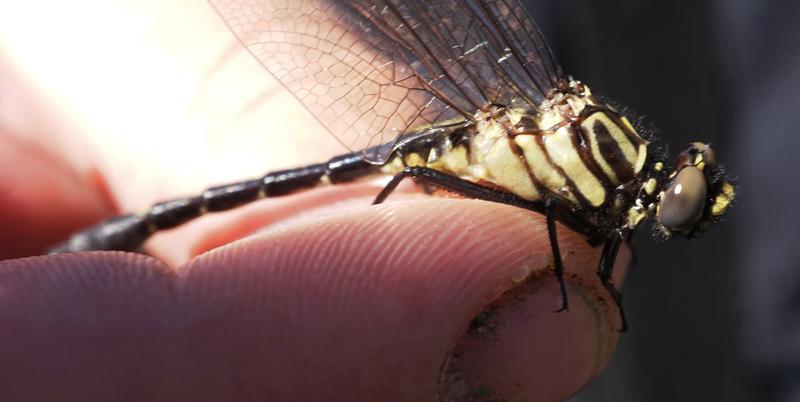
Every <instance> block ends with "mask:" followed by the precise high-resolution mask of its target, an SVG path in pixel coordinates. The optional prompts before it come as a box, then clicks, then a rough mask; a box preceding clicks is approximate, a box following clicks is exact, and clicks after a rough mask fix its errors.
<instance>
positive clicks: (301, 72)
mask: <svg viewBox="0 0 800 402" xmlns="http://www.w3.org/2000/svg"><path fill="white" fill-rule="evenodd" d="M210 3H211V5H212V6H213V7H214V9H215V10H216V11H217V13H218V14H219V15H220V16H221V17H222V19H223V20H224V21H225V22H226V24H227V25H228V26H229V27H230V29H231V31H232V32H233V33H234V35H235V36H236V37H237V38H238V39H239V40H240V41H241V43H242V44H243V45H244V46H245V47H246V48H247V50H248V51H249V52H250V53H251V54H252V55H253V56H254V57H255V58H256V59H257V60H258V61H259V62H260V63H261V64H262V65H263V67H264V68H265V69H266V70H267V71H269V73H270V74H272V75H273V76H274V77H275V78H276V79H277V80H278V81H280V82H281V83H282V84H283V85H284V86H285V87H286V88H287V89H288V90H289V91H291V92H292V93H293V94H294V95H295V96H296V97H297V98H298V99H299V100H300V101H301V102H302V103H303V105H304V106H305V107H306V108H307V109H308V110H309V111H310V112H311V113H312V115H314V116H315V117H316V118H317V119H318V120H319V121H320V123H322V125H323V126H324V127H326V128H327V129H328V131H329V132H330V133H331V134H332V135H334V136H335V137H336V138H337V139H338V140H339V141H340V142H341V143H342V144H343V145H344V146H345V147H347V148H348V149H350V150H353V151H356V150H362V149H367V148H369V147H373V148H372V150H373V154H372V155H367V157H368V159H369V160H370V161H372V162H375V163H382V162H383V161H385V160H386V158H387V157H388V156H389V155H390V153H391V152H390V151H391V149H393V148H394V147H393V146H383V147H376V146H377V145H380V144H384V143H387V142H388V143H392V142H394V141H396V140H397V138H399V137H400V136H401V135H402V134H404V133H408V132H410V131H415V132H419V131H421V130H427V129H429V128H435V127H437V125H440V124H447V125H452V124H453V121H454V120H457V119H463V120H465V121H468V120H470V119H472V118H473V116H474V114H475V113H476V112H477V111H478V110H479V109H481V108H485V107H487V106H489V105H492V104H494V105H503V106H510V107H518V108H527V109H529V110H531V111H533V112H535V110H536V108H537V105H539V104H540V103H541V101H542V100H543V99H544V98H545V97H546V95H547V93H548V91H549V90H550V89H552V88H554V87H555V86H556V85H557V83H558V82H559V80H560V79H561V78H562V76H563V74H562V72H561V69H560V67H558V64H557V63H556V62H555V61H554V59H553V57H552V54H551V52H550V50H549V48H548V46H547V44H546V43H545V42H544V40H543V38H542V36H541V33H540V32H539V30H538V28H537V27H536V25H535V23H534V22H533V21H532V20H531V19H530V18H529V17H527V14H525V12H524V9H523V8H522V6H521V5H520V4H519V3H518V2H517V1H516V0H506V1H467V0H448V1H441V0H440V1H431V2H424V1H403V0H388V1H382V0H375V1H361V0H353V1H324V0H305V1H297V0H210Z"/></svg>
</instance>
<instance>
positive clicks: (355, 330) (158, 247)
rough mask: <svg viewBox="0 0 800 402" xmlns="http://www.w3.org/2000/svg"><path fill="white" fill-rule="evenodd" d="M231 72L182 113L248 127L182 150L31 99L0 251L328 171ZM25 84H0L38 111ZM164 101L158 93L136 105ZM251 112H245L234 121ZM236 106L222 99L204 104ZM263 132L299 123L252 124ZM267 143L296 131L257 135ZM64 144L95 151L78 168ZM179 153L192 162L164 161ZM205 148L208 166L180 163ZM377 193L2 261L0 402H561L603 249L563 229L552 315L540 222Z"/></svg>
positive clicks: (595, 328)
mask: <svg viewBox="0 0 800 402" xmlns="http://www.w3.org/2000/svg"><path fill="white" fill-rule="evenodd" d="M199 12H201V11H199ZM209 18H212V17H209ZM168 20H169V21H170V22H171V23H173V24H174V22H175V19H172V18H170V19H168ZM178 21H182V20H180V19H178ZM0 25H2V24H0ZM171 27H172V28H173V30H174V31H178V32H181V30H180V29H177V28H175V27H174V25H171ZM170 32H172V31H165V32H164V35H169V34H170ZM206 34H208V33H207V32H206ZM159 38H161V39H160V40H164V41H167V42H169V39H168V38H164V36H159ZM190 42H192V41H190ZM194 43H203V45H204V46H205V47H208V44H209V42H208V41H205V42H204V41H201V40H198V41H197V42H194ZM198 47H199V45H198ZM216 50H219V49H216ZM208 51H209V52H212V51H213V49H209V50H208ZM188 53H191V52H188ZM228 56H230V58H231V59H232V60H234V61H232V62H231V64H234V65H236V66H237V67H235V68H234V69H233V70H230V68H231V67H230V65H226V67H225V68H221V69H220V70H219V71H216V72H215V73H214V78H213V79H212V84H211V85H210V87H214V88H216V89H211V90H207V89H208V87H209V86H207V87H206V88H205V90H196V91H195V93H201V95H202V96H208V97H211V98H213V99H211V100H209V99H206V98H203V100H201V101H199V104H201V106H199V107H198V109H200V110H201V112H195V113H193V114H192V116H191V118H197V116H202V117H200V118H201V119H206V120H203V121H204V122H206V123H208V122H209V121H210V122H212V123H210V124H207V125H205V126H214V123H213V122H217V123H218V122H219V121H222V122H223V123H227V122H229V121H230V120H231V118H230V116H232V115H233V116H239V117H241V116H242V115H245V117H244V118H243V119H242V118H239V119H238V120H237V123H236V125H228V124H220V125H222V126H224V127H229V126H233V128H232V129H230V130H228V129H220V130H208V131H205V132H204V134H205V135H199V136H198V134H197V133H196V132H195V133H189V134H187V135H188V137H187V138H188V139H189V140H191V139H194V140H195V141H196V143H195V144H191V143H189V142H188V141H185V140H180V139H179V140H174V139H172V140H168V139H166V138H168V136H170V135H176V136H180V135H181V134H182V133H180V132H172V131H170V129H171V128H174V127H176V126H179V127H182V126H184V125H183V124H180V123H174V122H172V123H169V122H168V123H164V122H159V124H155V123H154V121H156V119H155V117H154V116H152V115H148V114H146V113H143V112H142V108H133V107H130V104H131V103H126V99H120V100H119V102H118V103H117V104H118V105H120V106H119V107H120V108H121V109H122V110H123V112H125V115H128V116H131V115H133V116H134V117H135V119H136V120H141V121H145V122H146V123H148V124H147V126H148V127H150V128H151V130H150V131H148V130H145V129H143V127H141V126H135V127H133V128H131V127H130V126H131V123H132V121H131V120H118V124H119V127H118V128H119V129H118V130H108V131H106V130H102V131H103V134H102V135H101V136H100V137H93V136H92V135H91V134H85V133H84V132H83V131H80V132H78V133H77V134H76V133H75V132H64V131H63V128H62V127H56V128H55V129H53V127H52V125H53V124H52V123H53V122H59V121H61V120H60V119H61V118H63V117H64V114H63V113H59V112H58V111H54V110H53V109H54V107H52V105H51V103H48V102H44V103H45V105H44V106H43V107H35V108H30V110H33V112H32V113H28V114H26V116H27V117H25V119H27V121H28V122H31V121H32V122H33V124H30V125H25V124H23V125H22V126H23V127H34V128H36V127H42V128H41V129H33V130H27V129H25V130H23V131H24V135H20V134H19V130H16V129H15V130H9V129H7V127H8V125H4V126H3V127H6V129H4V130H3V131H2V133H0V135H2V136H3V139H2V140H0V143H2V144H7V145H8V146H7V147H4V148H3V156H2V159H0V164H2V165H0V171H2V172H3V175H4V180H3V182H4V183H6V184H7V189H8V190H9V191H8V192H5V194H11V195H13V197H11V196H6V197H4V198H2V202H3V203H4V204H3V205H2V206H3V208H0V222H3V223H4V224H3V225H2V228H1V229H0V233H2V238H3V239H4V240H6V241H5V242H4V243H5V244H6V245H8V244H9V243H10V244H12V247H9V246H4V248H2V251H3V253H4V255H5V256H6V257H9V256H13V255H21V254H28V253H29V251H27V250H36V249H43V247H44V246H46V245H47V244H48V243H50V242H52V240H56V239H57V238H59V237H63V235H64V234H66V233H67V232H68V231H70V230H74V229H75V228H77V227H78V226H80V225H81V224H85V223H89V222H91V221H93V220H95V219H97V218H99V217H101V216H104V215H108V214H110V213H112V212H114V211H116V210H131V209H136V208H142V207H146V206H147V205H148V204H149V203H152V202H154V201H158V200H159V199H162V198H165V197H168V196H179V195H184V194H185V193H192V192H194V191H197V190H200V189H202V188H203V186H207V185H210V184H214V182H215V181H221V178H222V179H238V178H243V177H250V176H253V175H254V174H256V175H257V174H259V173H260V171H261V170H269V169H272V168H276V167H291V166H293V165H294V164H302V163H307V162H316V161H318V160H324V157H325V156H330V155H331V154H332V153H331V152H330V149H332V147H335V143H333V142H331V144H332V145H324V144H322V143H321V141H324V140H326V139H324V138H320V139H315V140H309V138H308V137H304V135H314V134H316V133H320V132H321V129H320V128H319V127H316V126H314V123H313V119H310V118H309V117H308V116H307V115H305V113H306V112H305V110H304V109H302V107H299V106H298V105H297V104H289V103H288V102H289V100H291V99H292V98H291V97H290V96H286V95H281V94H278V93H277V92H272V91H269V88H271V87H269V84H265V85H266V86H267V88H268V90H266V91H264V92H265V93H266V95H265V96H262V97H260V98H259V97H258V96H250V95H253V93H254V94H255V95H258V93H260V92H261V89H257V90H253V93H251V94H250V95H248V96H241V93H237V92H236V91H237V90H238V91H242V89H241V88H238V89H237V85H240V83H241V82H251V83H258V84H253V85H254V86H255V87H259V85H261V84H262V83H263V80H265V79H268V77H267V78H264V76H265V75H266V74H264V72H263V71H261V70H258V69H257V68H251V67H255V66H249V67H247V66H245V67H242V68H244V69H245V71H247V72H242V71H240V70H236V69H238V68H239V67H238V66H239V64H238V63H243V64H246V63H247V62H246V61H243V60H242V59H239V58H238V56H231V55H228ZM209 59H210V58H209ZM192 60H193V61H196V60H197V58H193V59H192ZM98 63H102V61H99V62H98ZM92 64H94V63H89V65H92ZM199 64H203V63H199ZM208 64H213V63H206V65H208ZM56 67H58V66H56ZM62 67H63V66H62ZM9 71H11V70H10V69H9ZM129 73H130V74H135V72H134V71H130V72H129ZM121 75H126V76H127V75H128V74H127V73H126V74H121ZM5 76H6V77H8V76H11V74H8V75H5ZM192 76H193V77H200V78H204V77H205V78H207V76H206V75H204V74H192ZM226 77H227V78H226ZM25 81H26V79H24V78H21V79H19V80H14V81H13V83H14V85H13V86H12V85H8V86H6V87H7V88H8V87H13V88H15V95H18V96H15V97H14V99H22V100H23V101H25V102H28V104H36V105H40V102H38V99H39V98H38V97H37V96H36V95H31V93H35V92H36V91H35V90H32V89H31V88H30V86H29V85H27V84H25V83H24V82H25ZM142 81H143V82H148V81H152V78H150V77H148V79H146V80H142ZM167 81H169V80H166V79H165V80H162V81H159V82H167ZM19 82H23V84H19ZM6 84H11V82H6ZM225 88H232V89H225ZM259 88H263V86H262V87H259ZM173 89H174V88H173ZM206 90H207V91H206ZM169 91H170V88H169V87H166V86H164V85H161V86H160V87H159V92H158V94H155V93H151V96H153V97H156V96H159V97H166V98H170V95H169V93H168V92H169ZM204 91H205V92H204ZM215 91H223V92H225V91H230V92H233V93H226V94H222V93H219V92H215ZM123 92H124V91H123ZM129 94H130V92H128V95H129ZM256 98H257V99H258V100H259V103H258V106H256V107H255V108H254V110H253V111H248V112H247V113H240V112H241V111H242V110H246V109H247V107H246V105H241V103H246V102H247V101H248V100H251V99H256ZM193 101H194V100H193ZM106 102H108V100H106ZM139 102H140V103H138V105H140V106H141V105H142V104H144V102H146V100H140V101H139ZM232 102H233V103H235V102H238V103H239V104H238V106H233V107H232V106H230V105H229V106H227V109H226V108H222V107H220V104H230V103H232ZM76 103H80V102H76ZM184 107H185V105H184ZM55 109H58V108H55ZM220 109H222V110H224V111H223V112H220V111H219V110H220ZM231 110H232V111H231ZM226 111H227V112H226ZM215 113H216V114H217V115H214V114H215ZM225 113H228V114H225ZM165 114H169V113H165ZM176 114H177V115H179V116H180V114H179V113H176ZM219 114H222V117H219ZM4 116H7V115H4ZM81 116H82V118H89V119H91V117H86V116H85V114H82V115H81ZM208 116H211V117H208ZM215 116H216V117H215ZM184 117H185V116H184ZM131 119H133V118H131ZM215 119H216V120H215ZM242 120H245V123H241V121H242ZM276 120H277V121H279V122H280V121H286V122H288V123H287V124H294V125H296V126H292V127H291V128H288V129H287V128H286V127H281V126H280V125H278V126H276V127H266V128H265V127H264V126H263V125H264V124H265V123H263V122H274V121H276ZM45 123H48V124H45ZM281 124H282V123H281ZM189 125H190V126H192V125H191V124H189ZM73 126H79V127H83V128H85V127H97V126H100V127H102V126H103V124H102V123H94V122H90V123H87V124H84V123H82V122H81V123H78V124H74V125H73ZM201 126H204V125H203V124H201ZM301 129H305V130H306V132H303V131H301ZM89 131H91V130H89ZM231 131H233V132H234V133H233V134H231ZM237 132H238V133H246V134H236V133H237ZM285 132H290V133H298V134H297V135H292V136H286V135H280V136H277V135H276V134H275V133H285ZM263 133H268V134H266V135H264V134H263ZM125 135H128V136H131V135H135V136H136V137H135V138H134V139H135V140H136V143H137V144H138V143H142V144H145V145H146V144H150V145H151V146H153V149H154V151H153V152H156V153H157V156H156V157H152V156H151V154H142V153H139V152H138V150H137V149H131V147H125V146H120V144H130V143H129V142H126V141H130V140H131V139H130V138H122V139H120V138H116V137H118V136H123V137H124V136H125ZM65 138H66V140H65ZM87 138H88V139H87ZM65 141H66V142H67V145H66V146H63V147H61V146H53V144H54V143H56V144H62V145H63V144H65ZM105 141H107V142H105ZM74 143H78V144H91V146H88V147H87V150H88V151H87V152H85V153H81V154H79V156H80V158H79V159H81V160H82V161H80V163H79V162H76V161H75V158H74V156H75V150H74V149H70V148H69V146H70V145H69V144H74ZM181 143H183V145H184V146H186V147H189V148H190V149H189V150H188V151H187V150H186V149H185V148H180V147H175V148H173V149H171V151H172V152H166V151H164V152H163V153H160V152H161V151H163V149H161V148H164V147H167V148H169V146H170V145H171V144H173V145H174V144H181ZM187 143H189V145H187ZM197 143H203V144H206V145H203V146H202V147H201V148H198V145H197ZM310 143H313V144H314V145H315V147H313V149H309V147H308V144H310ZM98 144H100V145H98ZM220 145H221V146H220ZM267 145H269V146H267ZM275 145H278V146H275ZM72 146H74V145H72ZM159 147H160V148H159ZM206 147H207V148H208V149H211V150H212V151H213V150H215V149H216V148H223V149H224V152H222V153H221V154H222V156H219V155H216V156H211V157H212V158H218V159H212V160H210V161H209V160H208V159H205V160H202V159H203V158H200V159H201V160H199V161H198V160H196V159H195V158H196V157H197V155H196V153H197V152H200V153H201V156H206V155H205V154H203V153H202V152H201V151H203V150H205V149H206ZM78 148H80V146H78ZM198 150H199V151H198ZM341 151H342V150H339V152H341ZM242 155H244V156H245V157H241V156H242ZM254 155H258V157H256V158H253V156H254ZM176 159H177V161H176ZM253 159H256V160H255V161H253ZM222 161H226V162H230V163H225V164H223V163H222ZM253 164H260V165H263V166H262V167H261V168H260V169H257V170H254V169H253V166H252V165H253ZM187 165H189V167H187ZM209 165H211V167H212V168H213V167H218V168H219V169H223V170H226V172H225V173H224V174H222V175H221V176H224V177H218V176H217V175H218V174H219V173H216V172H215V171H214V170H213V169H209V168H207V167H208V166H209ZM175 166H179V167H177V168H175V169H168V167H175ZM20 167H24V168H22V169H20ZM198 167H200V169H198ZM86 172H90V173H86ZM165 172H168V173H169V174H166V173H165ZM184 189H186V191H184ZM377 190H378V188H377V187H375V186H373V185H369V184H358V185H348V186H345V187H344V188H329V189H321V190H314V191H311V192H307V193H304V194H300V195H296V196H290V197H286V198H281V199H274V200H265V201H263V202H259V203H257V204H256V205H253V206H249V207H244V208H243V209H240V210H237V211H232V212H229V213H224V214H218V215H217V216H211V217H208V218H204V219H201V220H198V221H197V222H193V223H190V224H187V225H186V226H184V227H182V228H179V229H176V230H173V231H170V232H169V233H165V234H162V235H158V236H156V237H155V238H153V239H152V241H150V242H148V244H147V248H148V251H149V252H150V253H151V254H153V255H155V256H156V257H158V260H156V259H153V258H149V257H143V256H141V255H136V254H122V253H90V254H81V255H62V256H52V257H36V258H32V259H19V260H8V261H5V262H2V263H0V277H2V278H3V279H2V281H1V283H2V284H1V285H0V288H1V289H2V291H0V298H1V299H2V302H0V327H2V328H4V329H5V330H4V331H2V335H0V355H2V356H4V358H3V359H2V363H0V372H2V373H3V376H2V379H1V380H0V390H2V391H0V392H2V393H3V394H4V398H3V399H4V400H37V399H39V400H54V399H59V400H64V399H81V400H108V399H114V400H120V399H125V398H128V399H130V400H162V399H163V400H166V399H169V400H176V399H185V400H242V399H275V400H384V401H389V400H435V399H437V397H439V398H441V399H445V400H447V399H452V400H459V399H463V398H465V397H466V396H475V397H478V396H486V397H496V398H512V397H518V398H521V399H525V400H562V399H564V398H566V397H567V396H569V395H571V394H573V393H575V392H577V391H578V390H579V389H581V388H582V387H583V386H584V385H585V384H586V383H587V382H589V381H590V380H591V379H592V378H593V377H595V376H596V375H597V374H598V373H599V372H600V371H601V370H602V368H603V367H604V366H605V364H606V363H607V361H608V359H609V358H610V355H611V352H612V351H613V347H614V344H615V342H616V340H617V332H616V329H617V328H618V326H619V322H618V316H617V312H616V310H615V308H614V307H613V303H612V302H611V301H610V299H609V297H608V295H607V294H606V293H605V291H604V290H603V289H602V287H601V286H600V284H599V281H598V280H597V278H596V277H595V275H594V270H595V268H596V263H597V260H598V257H599V250H597V249H591V248H589V247H588V245H586V243H585V242H584V241H583V240H582V239H581V238H580V237H579V236H576V235H574V234H572V233H570V232H569V231H568V230H566V229H565V228H564V227H559V230H560V233H561V236H560V241H559V244H560V245H561V248H562V254H563V256H564V262H565V266H566V269H567V278H568V285H569V288H570V296H571V299H570V300H571V301H572V303H571V310H570V311H569V312H562V313H554V312H553V310H555V309H556V308H557V307H558V306H559V305H560V304H559V303H560V294H559V293H558V288H557V286H556V281H555V278H554V277H553V274H552V270H551V265H552V259H551V256H550V249H549V242H548V239H547V234H546V230H545V226H544V222H543V219H542V217H541V216H539V215H537V214H534V213H531V212H528V211H523V210H519V209H515V208H511V207H508V206H502V205H498V204H493V203H487V202H482V201H471V200H453V199H430V198H429V197H425V196H421V195H406V196H400V197H392V198H393V199H395V200H397V199H401V200H402V202H393V203H387V204H385V205H379V206H370V205H369V204H370V200H371V199H372V197H373V196H374V194H375V193H376V192H377ZM25 211H28V212H25ZM21 212H24V213H21ZM260 227H264V228H265V229H263V230H262V231H261V232H260V233H258V234H255V235H253V236H251V237H249V238H247V239H245V240H241V241H235V242H233V243H229V242H231V241H234V240H235V239H237V238H239V237H241V236H243V235H245V234H247V233H249V232H251V231H253V230H256V229H258V228H260ZM15 239H16V240H15ZM218 246H221V247H218ZM23 250H25V251H24V252H23ZM206 250H211V251H209V252H208V253H206V254H202V255H199V254H201V253H203V252H204V251H206ZM198 255H199V256H198ZM625 260H626V257H625V256H621V258H620V261H619V262H620V264H622V263H624V262H625ZM617 271H618V272H619V270H617Z"/></svg>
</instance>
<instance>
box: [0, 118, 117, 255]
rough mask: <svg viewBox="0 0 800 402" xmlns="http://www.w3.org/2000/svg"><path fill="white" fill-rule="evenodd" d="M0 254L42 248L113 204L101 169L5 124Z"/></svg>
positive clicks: (0, 150)
mask: <svg viewBox="0 0 800 402" xmlns="http://www.w3.org/2000/svg"><path fill="white" fill-rule="evenodd" d="M0 144H2V145H0V172H2V177H0V223H2V224H0V259H4V258H14V257H22V256H28V255H34V254H40V253H42V252H43V251H44V250H45V248H46V247H47V246H49V245H52V244H53V243H55V242H57V241H59V240H62V239H64V238H66V237H67V236H68V235H69V233H70V232H71V231H72V230H75V228H76V227H80V226H84V225H87V224H89V223H91V222H94V221H97V220H99V219H100V218H101V217H102V216H104V215H107V214H109V213H110V212H111V210H112V209H113V207H112V202H111V201H110V200H109V198H108V196H107V193H105V192H104V191H103V188H104V185H103V182H102V178H101V177H100V176H99V174H96V173H94V174H92V173H90V174H79V173H78V172H76V171H75V170H74V169H73V167H72V166H71V165H70V164H69V163H68V162H67V161H66V160H64V159H63V158H61V157H60V156H59V155H57V154H55V153H53V152H50V151H49V150H48V149H47V148H46V147H44V146H42V145H41V144H39V143H37V142H35V141H32V140H28V139H26V138H24V137H21V136H17V135H13V134H12V133H10V132H9V131H8V130H3V129H2V128H0Z"/></svg>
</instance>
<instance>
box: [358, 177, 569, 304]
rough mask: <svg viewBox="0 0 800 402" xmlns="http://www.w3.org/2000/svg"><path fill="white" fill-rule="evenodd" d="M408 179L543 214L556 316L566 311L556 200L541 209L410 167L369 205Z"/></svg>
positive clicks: (507, 196)
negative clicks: (555, 289) (553, 278)
mask: <svg viewBox="0 0 800 402" xmlns="http://www.w3.org/2000/svg"><path fill="white" fill-rule="evenodd" d="M406 177H412V178H413V179H414V180H415V181H417V182H423V183H426V184H432V185H434V186H437V187H440V188H443V189H445V190H448V191H452V192H455V193H458V194H461V195H464V196H466V197H470V198H477V199H481V200H486V201H493V202H498V203H502V204H507V205H512V206H516V207H520V208H525V209H530V210H532V211H536V212H540V213H544V214H545V216H546V217H547V233H548V237H549V239H550V247H551V250H552V253H553V259H554V261H555V274H556V279H557V280H558V285H559V288H560V290H561V308H559V309H558V310H556V312H560V311H564V310H567V311H569V300H568V299H567V287H566V285H565V283H564V265H563V263H562V261H561V252H560V250H559V248H558V237H557V236H556V226H555V221H556V220H555V215H556V213H557V212H559V209H558V208H559V204H558V203H557V201H556V200H552V199H549V200H547V201H546V202H545V206H544V208H542V207H541V204H539V203H535V202H531V201H528V200H525V199H522V198H519V197H518V196H516V195H514V194H512V193H508V192H505V191H501V190H497V189H494V188H491V187H485V186H481V185H479V184H475V183H473V182H471V181H467V180H464V179H462V178H460V177H457V176H452V175H449V174H447V173H442V172H440V171H438V170H433V169H430V168H426V167H419V166H410V167H406V168H405V169H403V171H402V172H400V173H398V174H396V175H395V176H394V177H393V178H392V180H391V181H389V183H388V184H387V185H386V186H385V187H384V188H383V190H381V192H380V194H378V196H377V197H375V201H374V202H373V204H380V203H382V202H383V201H385V200H386V198H387V197H389V195H390V194H391V193H392V192H393V191H394V190H395V189H396V188H397V186H398V185H399V184H400V182H401V181H403V179H405V178H406Z"/></svg>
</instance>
